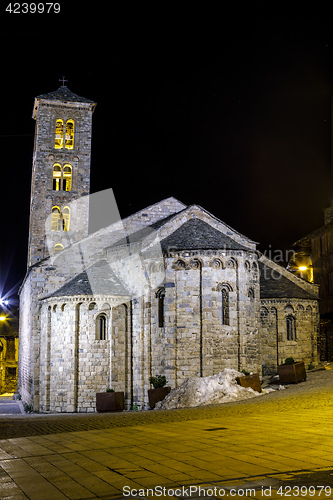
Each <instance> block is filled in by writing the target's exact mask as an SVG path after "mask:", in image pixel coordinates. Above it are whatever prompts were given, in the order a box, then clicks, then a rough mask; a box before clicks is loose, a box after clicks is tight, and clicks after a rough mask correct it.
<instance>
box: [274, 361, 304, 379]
mask: <svg viewBox="0 0 333 500" xmlns="http://www.w3.org/2000/svg"><path fill="white" fill-rule="evenodd" d="M278 373H279V379H280V382H281V384H298V383H299V382H302V381H303V380H306V371H305V366H304V361H297V362H295V361H294V358H292V357H290V358H287V359H286V360H285V362H284V364H283V365H279V366H278Z"/></svg>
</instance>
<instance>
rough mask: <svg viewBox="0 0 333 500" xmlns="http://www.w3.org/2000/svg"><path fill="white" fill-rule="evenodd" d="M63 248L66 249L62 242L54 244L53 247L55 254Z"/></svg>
mask: <svg viewBox="0 0 333 500" xmlns="http://www.w3.org/2000/svg"><path fill="white" fill-rule="evenodd" d="M63 249H64V245H62V244H61V243H56V244H55V245H54V249H53V251H54V255H57V254H58V253H60V252H62V251H63Z"/></svg>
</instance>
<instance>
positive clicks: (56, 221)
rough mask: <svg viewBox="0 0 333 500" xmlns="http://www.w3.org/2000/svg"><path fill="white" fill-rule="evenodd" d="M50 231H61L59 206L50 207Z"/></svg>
mask: <svg viewBox="0 0 333 500" xmlns="http://www.w3.org/2000/svg"><path fill="white" fill-rule="evenodd" d="M51 231H61V210H60V208H59V207H52V221H51Z"/></svg>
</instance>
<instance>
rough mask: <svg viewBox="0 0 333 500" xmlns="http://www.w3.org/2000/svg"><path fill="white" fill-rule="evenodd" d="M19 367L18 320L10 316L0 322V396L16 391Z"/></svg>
mask: <svg viewBox="0 0 333 500" xmlns="http://www.w3.org/2000/svg"><path fill="white" fill-rule="evenodd" d="M3 317H4V316H3ZM17 366H18V319H17V317H15V316H13V315H10V314H9V315H7V317H6V319H5V320H0V394H4V393H6V392H9V393H12V392H15V391H16V388H17Z"/></svg>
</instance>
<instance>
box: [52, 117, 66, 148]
mask: <svg viewBox="0 0 333 500" xmlns="http://www.w3.org/2000/svg"><path fill="white" fill-rule="evenodd" d="M63 145H64V122H63V121H62V120H61V119H59V120H57V121H56V125H55V138H54V147H55V149H62V148H63Z"/></svg>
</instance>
